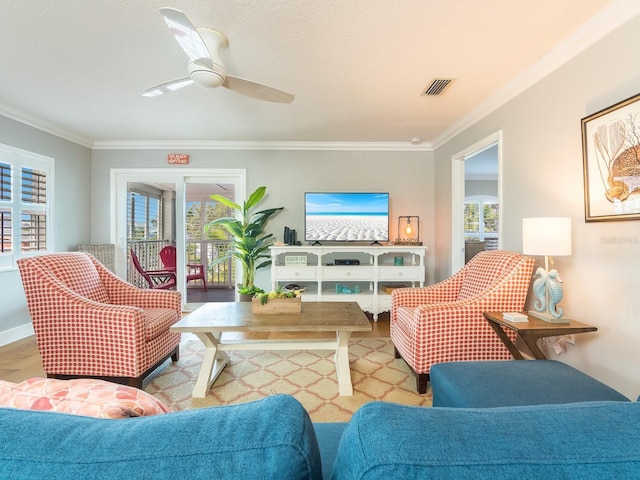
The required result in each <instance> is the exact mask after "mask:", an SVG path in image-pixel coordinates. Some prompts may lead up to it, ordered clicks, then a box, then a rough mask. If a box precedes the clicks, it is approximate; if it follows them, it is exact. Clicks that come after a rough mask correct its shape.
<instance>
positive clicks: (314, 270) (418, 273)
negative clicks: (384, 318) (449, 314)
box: [270, 245, 427, 320]
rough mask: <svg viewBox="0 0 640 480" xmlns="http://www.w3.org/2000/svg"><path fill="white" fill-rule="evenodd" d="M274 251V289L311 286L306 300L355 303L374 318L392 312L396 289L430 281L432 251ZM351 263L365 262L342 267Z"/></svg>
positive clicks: (284, 248) (346, 248)
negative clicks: (428, 269) (427, 276)
mask: <svg viewBox="0 0 640 480" xmlns="http://www.w3.org/2000/svg"><path fill="white" fill-rule="evenodd" d="M270 250H271V286H272V288H273V289H276V288H278V287H284V286H286V285H290V284H296V285H299V286H300V287H304V288H305V291H304V293H303V294H302V300H303V301H315V302H340V301H342V302H354V301H355V302H358V305H360V308H362V310H364V311H367V312H370V313H372V314H373V318H374V320H377V319H378V314H380V313H381V312H386V311H389V310H391V293H390V292H391V291H392V290H393V288H397V287H400V286H420V287H422V286H424V282H425V260H424V259H425V254H426V250H427V249H426V247H412V246H401V245H400V246H396V245H388V246H387V245H381V246H355V245H354V246H344V245H337V246H324V245H323V246H313V247H297V246H292V245H282V246H272V247H270ZM348 260H357V261H358V262H359V264H357V265H352V264H348V265H337V264H336V263H341V262H342V263H344V262H345V261H348ZM348 263H351V262H348ZM349 292H353V293H349ZM355 292H357V293H355Z"/></svg>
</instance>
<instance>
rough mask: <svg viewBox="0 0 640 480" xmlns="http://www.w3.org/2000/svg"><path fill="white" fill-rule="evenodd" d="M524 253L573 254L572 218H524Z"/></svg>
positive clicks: (554, 255) (553, 255)
mask: <svg viewBox="0 0 640 480" xmlns="http://www.w3.org/2000/svg"><path fill="white" fill-rule="evenodd" d="M522 253H524V254H525V255H547V256H552V257H557V256H563V255H571V218H569V217H537V218H523V219H522Z"/></svg>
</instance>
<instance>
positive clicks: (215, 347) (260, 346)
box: [192, 331, 353, 398]
mask: <svg viewBox="0 0 640 480" xmlns="http://www.w3.org/2000/svg"><path fill="white" fill-rule="evenodd" d="M195 335H196V336H197V337H198V338H199V339H200V341H201V342H202V343H203V344H204V346H205V351H204V358H203V359H202V366H201V367H200V373H199V374H198V379H197V380H196V385H195V387H194V388H193V394H192V396H193V397H194V398H204V397H206V396H207V392H208V391H209V389H210V388H211V385H213V382H215V381H216V379H217V378H218V377H219V376H220V374H221V373H222V370H223V369H224V367H225V366H226V365H227V364H228V363H229V357H228V355H227V354H226V353H225V352H224V351H222V350H221V349H220V348H219V346H220V345H219V342H220V333H212V332H197V333H195ZM350 337H351V332H340V331H339V332H336V341H335V342H333V341H330V342H322V341H314V342H296V341H292V342H272V343H270V344H265V343H257V344H255V345H251V344H250V343H245V344H237V345H234V346H233V347H229V346H226V349H227V350H229V349H231V350H270V349H271V350H300V349H307V350H313V349H319V350H326V349H331V350H333V349H334V348H335V350H336V353H335V355H334V357H333V360H334V363H335V365H336V376H337V379H338V393H339V394H340V395H342V396H351V395H353V385H352V384H351V368H350V367H349V338H350Z"/></svg>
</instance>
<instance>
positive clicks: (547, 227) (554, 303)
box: [522, 217, 571, 323]
mask: <svg viewBox="0 0 640 480" xmlns="http://www.w3.org/2000/svg"><path fill="white" fill-rule="evenodd" d="M522 253H524V254H525V255H544V269H543V268H541V267H540V268H538V269H537V270H536V273H535V275H534V278H535V281H534V282H533V291H534V293H535V294H536V298H537V300H536V301H535V302H534V304H533V306H534V308H535V310H531V311H529V315H531V316H533V317H536V318H539V319H540V320H544V321H545V322H550V323H568V322H569V319H568V318H564V317H562V313H563V310H562V308H560V307H558V304H559V303H560V300H562V295H563V291H562V279H561V278H560V275H559V274H558V271H557V270H556V269H553V268H552V269H551V270H549V259H550V257H551V256H561V255H571V218H568V217H538V218H523V219H522ZM551 266H552V267H553V259H552V258H551Z"/></svg>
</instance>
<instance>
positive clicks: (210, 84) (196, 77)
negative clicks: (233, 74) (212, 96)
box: [190, 70, 225, 88]
mask: <svg viewBox="0 0 640 480" xmlns="http://www.w3.org/2000/svg"><path fill="white" fill-rule="evenodd" d="M190 76H191V80H193V83H195V84H196V85H197V86H198V87H200V88H218V87H220V86H221V85H222V84H223V83H224V80H225V77H223V76H222V75H220V74H219V73H218V72H214V71H213V70H194V71H192V72H191V75H190Z"/></svg>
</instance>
